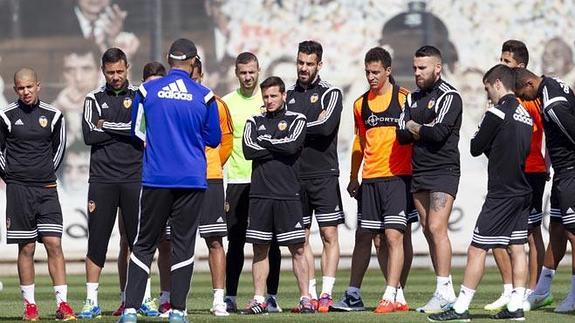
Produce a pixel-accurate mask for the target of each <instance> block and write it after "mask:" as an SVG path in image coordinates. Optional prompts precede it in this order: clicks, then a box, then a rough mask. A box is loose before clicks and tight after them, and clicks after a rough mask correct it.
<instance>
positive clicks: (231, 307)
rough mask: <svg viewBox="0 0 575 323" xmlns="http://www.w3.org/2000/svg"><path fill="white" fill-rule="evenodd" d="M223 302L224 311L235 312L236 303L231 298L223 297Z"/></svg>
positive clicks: (236, 308)
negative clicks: (224, 304) (224, 305)
mask: <svg viewBox="0 0 575 323" xmlns="http://www.w3.org/2000/svg"><path fill="white" fill-rule="evenodd" d="M224 303H226V312H228V313H235V312H237V311H238V305H237V304H236V302H235V301H234V300H232V299H231V298H229V297H226V298H224Z"/></svg>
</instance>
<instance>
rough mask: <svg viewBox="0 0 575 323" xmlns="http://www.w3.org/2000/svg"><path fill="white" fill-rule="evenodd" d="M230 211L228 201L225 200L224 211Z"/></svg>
mask: <svg viewBox="0 0 575 323" xmlns="http://www.w3.org/2000/svg"><path fill="white" fill-rule="evenodd" d="M229 211H230V203H228V201H226V202H225V203H224V212H226V213H228V212H229Z"/></svg>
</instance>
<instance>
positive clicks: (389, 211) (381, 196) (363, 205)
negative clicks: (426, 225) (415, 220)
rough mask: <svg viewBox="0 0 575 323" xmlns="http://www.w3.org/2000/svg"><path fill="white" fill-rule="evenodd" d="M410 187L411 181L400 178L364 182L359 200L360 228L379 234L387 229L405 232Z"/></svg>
mask: <svg viewBox="0 0 575 323" xmlns="http://www.w3.org/2000/svg"><path fill="white" fill-rule="evenodd" d="M408 187H409V181H408V180H406V179H403V178H399V177H393V178H389V179H377V180H364V181H363V183H362V184H361V187H360V190H359V191H360V192H359V193H360V195H359V199H358V203H359V207H358V208H359V209H360V212H358V220H359V227H360V228H362V229H367V230H371V231H377V232H381V231H383V230H385V229H397V230H399V231H401V232H405V230H406V226H407V219H408V216H409V211H408V210H407V209H406V207H407V204H408V203H407V200H408V195H407V191H408ZM410 211H412V210H410Z"/></svg>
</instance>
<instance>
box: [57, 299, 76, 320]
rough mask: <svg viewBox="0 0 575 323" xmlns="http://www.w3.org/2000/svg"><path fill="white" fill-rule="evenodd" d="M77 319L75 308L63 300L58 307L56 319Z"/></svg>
mask: <svg viewBox="0 0 575 323" xmlns="http://www.w3.org/2000/svg"><path fill="white" fill-rule="evenodd" d="M73 320H76V315H75V314H74V310H73V309H72V307H70V305H68V303H66V302H62V303H60V305H58V309H56V321H73Z"/></svg>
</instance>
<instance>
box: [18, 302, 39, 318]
mask: <svg viewBox="0 0 575 323" xmlns="http://www.w3.org/2000/svg"><path fill="white" fill-rule="evenodd" d="M22 320H24V321H38V320H40V315H39V314H38V306H36V304H31V303H28V302H26V307H25V308H24V316H23V317H22Z"/></svg>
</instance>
